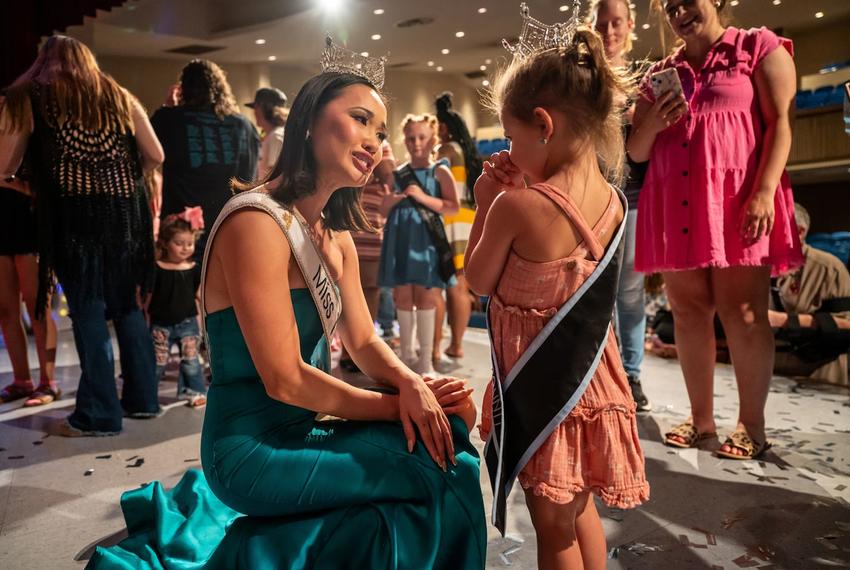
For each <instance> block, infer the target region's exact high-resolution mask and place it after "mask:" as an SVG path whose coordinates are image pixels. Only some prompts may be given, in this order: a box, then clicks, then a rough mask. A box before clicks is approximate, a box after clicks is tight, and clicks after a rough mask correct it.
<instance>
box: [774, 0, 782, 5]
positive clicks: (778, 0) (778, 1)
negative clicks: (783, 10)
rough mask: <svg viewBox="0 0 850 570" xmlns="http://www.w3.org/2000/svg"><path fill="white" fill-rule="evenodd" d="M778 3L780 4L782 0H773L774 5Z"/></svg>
mask: <svg viewBox="0 0 850 570" xmlns="http://www.w3.org/2000/svg"><path fill="white" fill-rule="evenodd" d="M780 4H782V0H773V5H774V6H779V5H780Z"/></svg>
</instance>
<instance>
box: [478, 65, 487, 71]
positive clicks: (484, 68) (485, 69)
mask: <svg viewBox="0 0 850 570" xmlns="http://www.w3.org/2000/svg"><path fill="white" fill-rule="evenodd" d="M478 69H480V70H481V71H487V66H486V65H482V66H481V67H479V68H478Z"/></svg>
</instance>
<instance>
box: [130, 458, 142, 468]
mask: <svg viewBox="0 0 850 570" xmlns="http://www.w3.org/2000/svg"><path fill="white" fill-rule="evenodd" d="M144 464H145V458H144V457H139V458H138V459H136V462H135V463H133V464H132V465H128V466H127V467H141V466H142V465H144Z"/></svg>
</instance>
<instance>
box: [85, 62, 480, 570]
mask: <svg viewBox="0 0 850 570" xmlns="http://www.w3.org/2000/svg"><path fill="white" fill-rule="evenodd" d="M385 122H386V107H385V106H384V102H383V100H382V98H381V96H380V95H379V94H378V92H377V90H376V89H375V88H374V86H373V85H372V84H371V83H370V82H369V81H368V80H366V79H364V78H362V77H359V76H357V75H352V74H347V73H323V74H321V75H318V76H316V77H314V78H312V79H311V80H309V81H308V82H307V83H306V84H305V86H304V87H303V88H302V89H301V91H300V92H299V94H298V96H297V97H296V99H295V102H294V104H293V107H292V110H291V113H290V119H289V122H288V123H287V134H286V138H285V139H284V146H283V150H282V153H281V156H280V158H279V160H278V163H277V165H276V167H275V169H274V170H273V172H272V173H271V175H270V176H269V180H268V181H267V182H266V183H265V184H264V186H265V190H267V191H268V194H269V196H270V198H272V199H274V200H276V201H277V202H278V203H279V204H282V205H284V206H286V207H291V206H294V207H295V208H297V211H298V212H300V214H301V215H303V219H304V221H305V223H306V225H307V228H308V229H309V230H310V233H311V235H312V238H313V241H314V243H315V244H316V247H317V249H318V250H319V252H320V254H321V257H322V258H323V260H324V262H325V267H326V268H327V270H328V272H329V274H330V275H331V277H332V279H333V280H334V281H335V282H336V283H337V286H338V291H339V294H340V297H341V300H342V306H343V307H344V310H343V313H342V317H341V319H340V321H339V327H338V330H339V331H340V334H341V336H342V339H343V342H344V343H345V345H346V348H347V349H348V352H349V354H350V355H351V356H352V358H353V359H354V361H355V363H356V364H357V365H358V366H359V367H360V369H361V370H363V371H364V373H366V374H367V375H368V376H369V377H371V378H372V379H374V380H375V381H377V382H378V383H379V384H383V385H385V386H387V387H388V388H390V390H364V389H360V388H355V387H353V386H351V385H348V384H346V383H344V382H342V381H340V380H338V379H336V378H334V377H332V376H330V375H329V374H328V372H329V362H328V360H329V359H328V354H329V353H328V349H327V337H326V336H325V334H324V332H323V326H322V325H323V323H322V320H321V318H320V315H319V313H318V311H317V309H316V305H315V303H314V301H313V297H312V296H311V294H310V291H309V289H307V288H306V282H305V279H304V276H303V275H302V273H301V270H300V269H299V266H298V264H297V263H296V260H295V259H294V257H293V255H292V251H291V250H290V246H289V243H288V242H287V239H286V237H285V235H284V233H283V231H282V227H281V225H280V224H281V223H282V222H281V221H280V220H279V219H277V220H276V219H275V218H274V217H273V216H271V215H269V213H267V212H266V211H263V210H262V209H258V208H251V207H246V208H238V209H234V208H225V210H224V211H223V212H222V215H221V217H220V220H219V221H218V222H217V224H216V226H215V228H214V229H213V233H212V235H211V236H210V239H209V243H208V246H207V248H208V251H207V255H206V256H205V263H204V282H203V283H202V291H203V303H202V304H203V305H204V306H203V313H204V316H205V324H206V331H207V340H208V346H209V351H210V365H211V368H212V373H213V380H212V384H211V386H210V390H209V394H208V405H207V410H206V417H205V419H204V427H203V434H202V438H201V460H202V465H203V472H200V471H198V470H191V471H189V472H187V473H186V475H185V476H184V477H183V479H182V480H181V481H180V483H178V485H177V486H176V487H174V488H173V489H172V490H169V491H166V490H164V489H163V488H162V486H161V485H160V484H159V483H152V484H149V485H146V486H144V487H142V488H141V489H136V490H133V491H129V492H127V493H125V494H124V496H123V497H122V509H123V511H124V516H125V519H126V522H127V529H128V533H129V536H128V538H126V539H125V540H123V541H122V542H121V543H119V544H118V545H117V546H114V547H109V548H100V547H99V548H98V549H97V551H96V552H95V554H94V556H93V557H92V559H91V561H90V564H89V566H90V567H92V568H179V569H188V568H251V569H254V568H258V569H259V568H270V569H271V568H293V569H299V568H376V569H384V568H387V569H391V568H393V569H394V568H415V569H420V568H422V569H424V568H463V569H475V568H483V567H484V561H485V550H486V530H485V518H484V508H483V503H482V497H481V492H480V486H479V459H478V454H477V452H476V450H475V448H474V447H473V446H472V444H471V443H470V442H469V429H470V427H471V426H472V425H473V423H474V421H475V407H474V405H473V404H472V400H471V397H470V394H471V390H470V389H468V388H467V387H466V385H465V383H464V382H462V381H455V380H445V379H443V380H432V379H427V378H425V379H423V378H422V377H420V376H418V375H416V374H414V373H413V372H411V371H410V370H409V369H408V368H407V367H406V366H404V365H403V364H402V363H401V361H400V360H399V359H398V358H397V357H396V356H395V354H394V353H393V352H392V351H391V350H390V349H389V347H387V345H386V344H385V343H384V342H382V341H381V340H380V338H378V336H377V335H376V334H375V331H374V327H373V324H372V322H371V317H370V316H369V312H368V308H367V306H366V302H365V300H364V298H363V292H362V289H361V287H360V283H359V272H358V270H357V256H356V253H355V250H354V245H353V242H352V240H351V237H350V235H349V233H348V230H351V229H354V230H357V229H363V228H364V227H366V225H367V224H368V222H366V221H365V217H364V216H363V213H362V210H360V208H359V205H358V194H357V192H356V191H355V190H353V188H355V187H361V186H362V185H363V184H364V183H365V182H366V180H367V179H368V177H369V175H370V174H371V169H372V167H373V166H374V165H375V164H377V162H378V161H379V160H380V153H381V149H380V143H381V141H382V140H383V138H385V136H386V135H385V132H386V125H385ZM270 198H268V197H265V198H264V199H266V200H269V199H270ZM237 200H238V198H237ZM231 210H234V211H232V212H231ZM317 413H319V414H323V419H322V420H319V419H317ZM329 418H333V419H329ZM342 418H344V419H342Z"/></svg>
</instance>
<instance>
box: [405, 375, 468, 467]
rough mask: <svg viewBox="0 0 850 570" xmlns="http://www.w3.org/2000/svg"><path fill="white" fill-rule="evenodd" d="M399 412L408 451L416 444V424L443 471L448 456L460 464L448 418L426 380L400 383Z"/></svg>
mask: <svg viewBox="0 0 850 570" xmlns="http://www.w3.org/2000/svg"><path fill="white" fill-rule="evenodd" d="M398 413H399V419H400V420H401V425H402V427H403V428H404V435H405V437H406V439H407V451H413V446H414V445H416V431H415V430H414V429H413V426H414V425H415V426H416V429H417V430H418V431H419V435H420V436H421V437H422V442H423V443H424V444H425V449H427V450H428V453H429V454H430V455H431V458H432V459H433V460H434V462H435V463H436V464H437V465H439V466H440V467H441V468H442V469H443V471H445V470H446V457H448V458H449V460H450V461H451V462H452V465H456V464H457V462H456V460H455V446H454V441H453V440H452V429H451V426H450V425H449V419H448V418H447V417H446V413H445V412H444V411H443V409H442V408H441V407H440V403H439V402H438V401H437V397H436V396H435V395H434V393H433V392H432V391H431V390H429V389H428V385H427V384H426V383H425V382H424V381H421V380H418V379H417V380H414V381H412V382H405V383H403V384H401V385H399V387H398Z"/></svg>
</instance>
